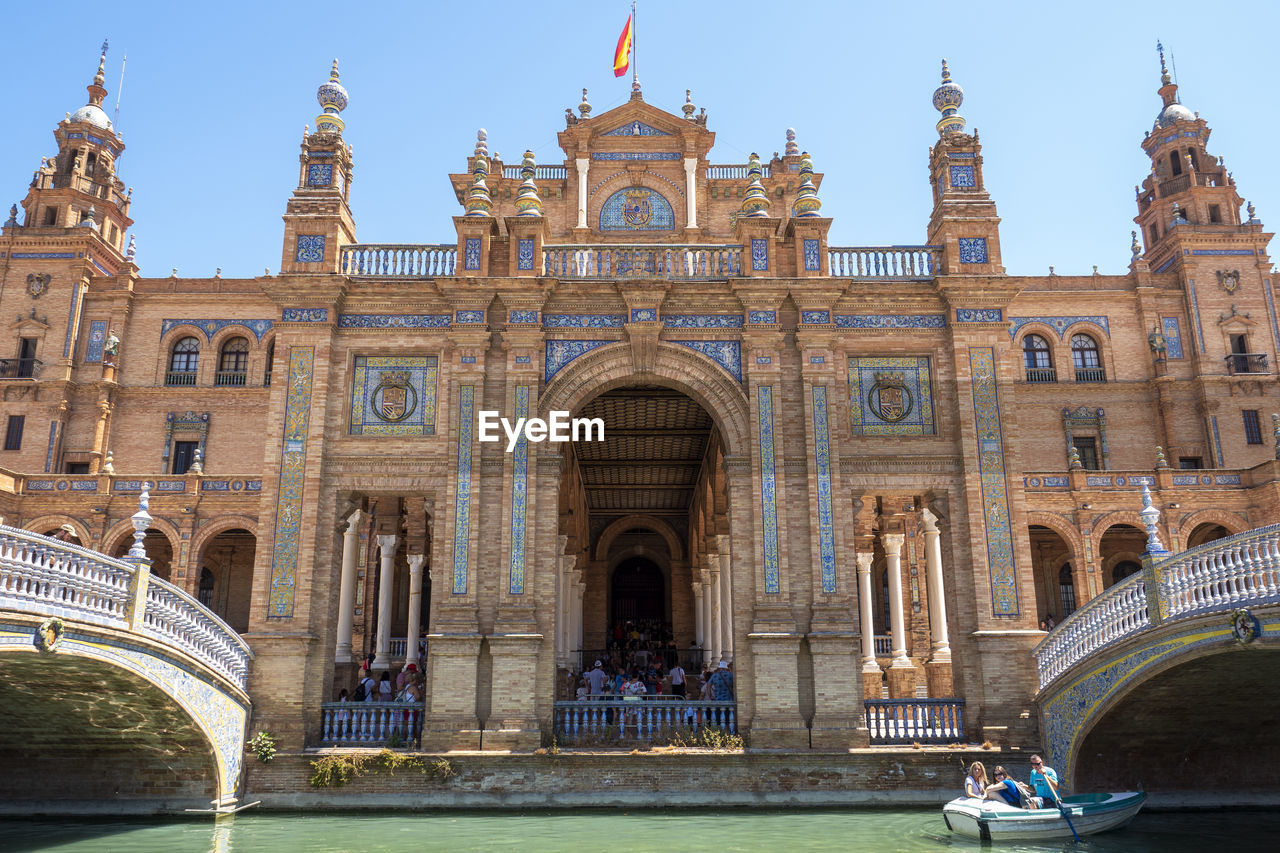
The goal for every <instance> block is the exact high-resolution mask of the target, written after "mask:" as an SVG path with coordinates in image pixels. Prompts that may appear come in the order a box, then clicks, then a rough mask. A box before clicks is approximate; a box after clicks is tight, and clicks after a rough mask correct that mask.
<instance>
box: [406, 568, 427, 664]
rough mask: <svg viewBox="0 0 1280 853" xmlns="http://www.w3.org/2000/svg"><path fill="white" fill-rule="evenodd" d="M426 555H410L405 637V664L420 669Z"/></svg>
mask: <svg viewBox="0 0 1280 853" xmlns="http://www.w3.org/2000/svg"><path fill="white" fill-rule="evenodd" d="M426 559H427V555H426V554H410V555H409V630H408V632H407V635H408V636H406V637H405V650H404V662H405V663H416V664H418V669H422V664H421V663H419V662H418V634H419V633H421V631H422V564H423V563H424V562H426Z"/></svg>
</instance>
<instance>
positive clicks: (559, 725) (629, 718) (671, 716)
mask: <svg viewBox="0 0 1280 853" xmlns="http://www.w3.org/2000/svg"><path fill="white" fill-rule="evenodd" d="M737 716H738V706H737V703H735V702H703V701H699V700H694V699H683V698H681V697H679V696H667V695H659V696H637V697H635V698H634V699H623V698H616V699H587V700H583V701H574V702H557V703H555V720H554V725H555V735H556V739H557V740H558V741H559V742H560V743H562V744H567V745H572V744H574V743H577V742H580V741H600V740H607V739H613V738H615V737H616V738H617V739H619V740H634V741H641V742H644V743H652V742H655V741H658V740H661V739H664V738H669V737H670V736H671V735H672V734H673V733H675V732H678V731H681V730H686V729H692V730H693V731H695V732H696V731H699V730H700V729H702V728H705V727H710V728H716V729H720V730H722V731H723V732H725V733H726V734H736V733H737V730H738V728H737V725H738V723H737Z"/></svg>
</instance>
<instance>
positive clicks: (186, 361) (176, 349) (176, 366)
mask: <svg viewBox="0 0 1280 853" xmlns="http://www.w3.org/2000/svg"><path fill="white" fill-rule="evenodd" d="M199 364H200V342H199V341H198V340H196V339H195V338H191V337H187V338H183V339H182V340H180V341H178V342H177V343H176V344H174V345H173V354H172V355H170V356H169V372H168V374H167V375H166V376H165V381H164V384H166V385H195V384H196V368H197V367H198V366H199Z"/></svg>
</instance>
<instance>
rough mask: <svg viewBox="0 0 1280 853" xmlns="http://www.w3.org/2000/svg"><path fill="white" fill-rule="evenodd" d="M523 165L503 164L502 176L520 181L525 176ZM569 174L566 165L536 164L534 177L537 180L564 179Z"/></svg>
mask: <svg viewBox="0 0 1280 853" xmlns="http://www.w3.org/2000/svg"><path fill="white" fill-rule="evenodd" d="M523 168H524V167H523V166H503V167H502V177H504V178H506V179H507V180H515V181H518V180H520V179H521V177H523V176H522V175H521V174H520V170H521V169H523ZM568 176H569V170H568V167H566V166H534V167H533V178H534V180H536V181H563V180H565V179H566V178H568Z"/></svg>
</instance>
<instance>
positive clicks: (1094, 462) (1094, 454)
mask: <svg viewBox="0 0 1280 853" xmlns="http://www.w3.org/2000/svg"><path fill="white" fill-rule="evenodd" d="M1071 444H1072V445H1073V446H1074V447H1075V449H1076V452H1077V453H1079V454H1080V464H1081V465H1083V466H1084V467H1085V468H1087V469H1088V470H1090V471H1097V470H1098V440H1097V439H1096V438H1073V439H1071Z"/></svg>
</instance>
